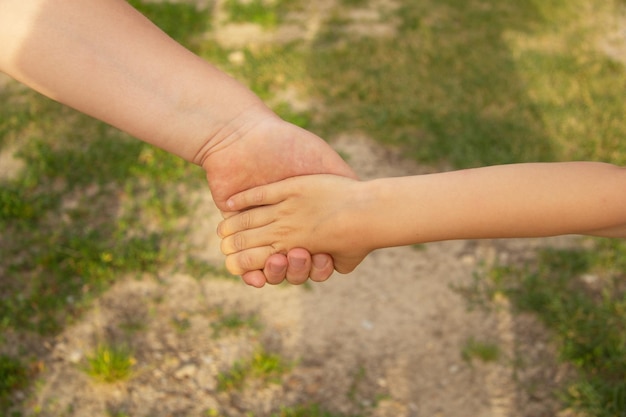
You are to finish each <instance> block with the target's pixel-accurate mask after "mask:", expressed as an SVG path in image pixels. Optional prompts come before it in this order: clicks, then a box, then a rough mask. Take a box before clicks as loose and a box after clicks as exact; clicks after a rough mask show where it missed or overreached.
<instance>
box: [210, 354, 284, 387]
mask: <svg viewBox="0 0 626 417" xmlns="http://www.w3.org/2000/svg"><path fill="white" fill-rule="evenodd" d="M290 366H291V365H290V364H288V363H287V362H286V361H285V359H284V358H283V357H282V356H280V355H278V354H275V353H269V352H266V351H265V350H263V349H260V350H258V351H256V352H255V353H254V354H253V355H252V358H250V359H247V360H239V361H237V362H235V363H234V364H233V366H232V367H231V369H229V370H228V371H226V372H222V373H220V374H219V375H218V377H217V382H218V384H217V387H218V390H220V391H228V390H240V389H242V388H243V386H244V384H245V382H246V381H247V380H249V379H255V380H260V381H263V382H264V383H279V382H280V379H281V377H282V376H283V374H285V373H286V372H287V371H288V370H289V369H290Z"/></svg>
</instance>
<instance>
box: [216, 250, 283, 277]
mask: <svg viewBox="0 0 626 417" xmlns="http://www.w3.org/2000/svg"><path fill="white" fill-rule="evenodd" d="M273 254H274V249H273V248H272V247H271V246H262V247H258V248H252V249H248V250H244V251H241V252H236V253H233V254H231V255H228V256H227V257H226V260H225V264H226V269H228V272H230V273H231V274H233V275H243V274H245V273H246V272H248V271H256V270H260V269H263V267H264V266H265V260H266V259H267V258H269V257H270V256H272V255H273Z"/></svg>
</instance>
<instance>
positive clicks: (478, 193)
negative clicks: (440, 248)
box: [368, 162, 626, 247]
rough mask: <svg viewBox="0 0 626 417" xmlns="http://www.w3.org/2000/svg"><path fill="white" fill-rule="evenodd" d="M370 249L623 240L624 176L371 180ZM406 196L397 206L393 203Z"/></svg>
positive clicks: (496, 174)
mask: <svg viewBox="0 0 626 417" xmlns="http://www.w3.org/2000/svg"><path fill="white" fill-rule="evenodd" d="M372 186H373V187H374V189H375V191H373V192H374V193H376V195H377V196H378V197H379V204H380V209H381V210H384V211H381V212H380V213H387V215H385V217H386V219H387V220H386V221H384V222H380V221H374V220H371V221H370V222H369V224H370V225H371V224H381V227H380V228H378V229H372V228H371V227H368V228H369V230H370V231H369V232H368V233H372V234H374V235H376V236H374V238H375V239H377V241H378V243H379V245H377V246H378V247H384V246H396V245H406V244H412V243H420V242H432V241H441V240H451V239H480V238H509V237H544V236H553V235H562V234H591V235H598V236H611V237H626V169H624V168H619V167H616V166H613V165H608V164H601V163H585V162H572V163H551V164H515V165H504V166H495V167H486V168H478V169H471V170H462V171H454V172H448V173H440V174H432V175H424V176H416V177H405V178H393V179H389V180H376V181H373V182H372ZM399 195H401V196H406V197H405V198H402V199H399V198H398V197H397V196H399Z"/></svg>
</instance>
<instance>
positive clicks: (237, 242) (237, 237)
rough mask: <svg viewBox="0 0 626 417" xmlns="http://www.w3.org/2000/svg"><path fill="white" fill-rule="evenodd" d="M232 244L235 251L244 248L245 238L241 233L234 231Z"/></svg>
mask: <svg viewBox="0 0 626 417" xmlns="http://www.w3.org/2000/svg"><path fill="white" fill-rule="evenodd" d="M231 240H232V246H233V248H234V250H235V252H239V251H241V250H244V249H246V238H245V236H244V235H243V233H236V234H234V235H233V236H232V239H231Z"/></svg>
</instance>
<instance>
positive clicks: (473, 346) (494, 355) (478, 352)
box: [461, 338, 500, 363]
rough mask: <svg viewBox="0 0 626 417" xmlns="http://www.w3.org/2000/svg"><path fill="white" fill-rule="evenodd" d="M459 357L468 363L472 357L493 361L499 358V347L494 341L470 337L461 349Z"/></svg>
mask: <svg viewBox="0 0 626 417" xmlns="http://www.w3.org/2000/svg"><path fill="white" fill-rule="evenodd" d="M461 357H462V358H463V360H465V361H467V362H469V363H471V362H472V361H473V360H474V359H478V360H481V361H483V362H495V361H497V360H498V359H499V358H500V348H499V347H498V345H496V344H495V343H492V342H486V341H480V340H476V339H474V338H470V339H468V340H467V341H466V342H465V345H464V346H463V349H462V350H461Z"/></svg>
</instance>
